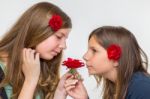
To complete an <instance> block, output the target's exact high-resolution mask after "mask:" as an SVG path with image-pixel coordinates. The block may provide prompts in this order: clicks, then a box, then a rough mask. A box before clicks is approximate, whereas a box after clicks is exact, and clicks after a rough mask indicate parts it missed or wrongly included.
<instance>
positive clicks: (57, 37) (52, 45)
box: [35, 28, 71, 60]
mask: <svg viewBox="0 0 150 99" xmlns="http://www.w3.org/2000/svg"><path fill="white" fill-rule="evenodd" d="M70 30H71V29H69V28H68V29H59V30H58V31H57V32H55V33H54V34H53V35H52V36H50V37H48V38H47V39H45V40H44V41H42V42H41V43H39V44H38V45H37V46H36V48H35V50H36V51H37V52H38V53H40V58H43V59H46V60H51V59H52V58H53V57H54V56H57V55H58V54H59V53H60V52H61V51H62V50H63V49H65V48H66V39H67V38H68V35H69V32H70Z"/></svg>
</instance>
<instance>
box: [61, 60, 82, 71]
mask: <svg viewBox="0 0 150 99" xmlns="http://www.w3.org/2000/svg"><path fill="white" fill-rule="evenodd" d="M62 65H65V66H67V67H68V68H71V69H75V68H79V67H82V66H84V63H83V62H81V61H80V60H78V59H72V58H68V59H67V60H66V61H64V62H63V64H62Z"/></svg>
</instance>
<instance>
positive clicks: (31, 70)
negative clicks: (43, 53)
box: [22, 48, 40, 82]
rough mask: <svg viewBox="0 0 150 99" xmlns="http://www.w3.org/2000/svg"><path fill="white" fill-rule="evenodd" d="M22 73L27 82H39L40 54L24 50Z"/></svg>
mask: <svg viewBox="0 0 150 99" xmlns="http://www.w3.org/2000/svg"><path fill="white" fill-rule="evenodd" d="M22 71H23V73H24V76H25V81H29V82H33V81H34V82H38V79H39V75H40V58H39V53H35V50H32V49H27V48H24V49H23V66H22Z"/></svg>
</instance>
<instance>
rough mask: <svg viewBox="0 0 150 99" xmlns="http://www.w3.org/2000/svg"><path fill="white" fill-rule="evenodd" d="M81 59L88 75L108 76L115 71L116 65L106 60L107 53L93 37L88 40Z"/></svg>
mask: <svg viewBox="0 0 150 99" xmlns="http://www.w3.org/2000/svg"><path fill="white" fill-rule="evenodd" d="M83 58H84V60H85V61H86V65H87V68H88V72H89V74H99V75H102V76H109V75H111V74H112V73H113V72H114V71H115V70H116V69H115V68H116V67H115V66H114V65H116V64H115V63H114V62H113V61H112V60H109V59H108V56H107V51H106V50H105V49H104V48H103V47H102V46H101V45H100V44H99V43H98V42H97V41H96V39H95V38H94V37H91V39H90V40H89V43H88V51H87V52H86V53H85V55H84V56H83ZM115 72H116V71H115Z"/></svg>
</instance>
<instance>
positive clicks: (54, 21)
mask: <svg viewBox="0 0 150 99" xmlns="http://www.w3.org/2000/svg"><path fill="white" fill-rule="evenodd" d="M62 23H63V22H62V18H61V16H59V15H53V16H52V18H51V19H50V20H49V26H50V27H51V28H52V30H53V31H57V30H58V29H60V28H61V26H62Z"/></svg>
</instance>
